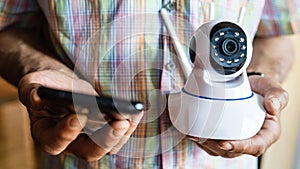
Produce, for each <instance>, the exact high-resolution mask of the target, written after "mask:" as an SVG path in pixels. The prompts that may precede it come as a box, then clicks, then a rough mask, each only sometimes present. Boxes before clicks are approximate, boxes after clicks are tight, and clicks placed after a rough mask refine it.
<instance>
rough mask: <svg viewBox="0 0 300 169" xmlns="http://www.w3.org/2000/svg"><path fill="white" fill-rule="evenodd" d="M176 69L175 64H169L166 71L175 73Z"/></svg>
mask: <svg viewBox="0 0 300 169" xmlns="http://www.w3.org/2000/svg"><path fill="white" fill-rule="evenodd" d="M175 68H176V65H175V64H174V63H173V62H169V63H167V64H166V70H168V71H173V70H174V69H175Z"/></svg>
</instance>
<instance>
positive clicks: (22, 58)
mask: <svg viewBox="0 0 300 169" xmlns="http://www.w3.org/2000/svg"><path fill="white" fill-rule="evenodd" d="M32 35H33V34H31V32H24V31H21V30H8V31H3V32H0V75H1V76H2V77H4V78H5V79H6V80H8V81H9V82H10V83H12V84H14V85H15V86H17V85H18V82H19V80H20V78H21V77H23V76H24V75H25V74H28V73H30V72H34V71H38V70H45V69H50V68H53V69H57V70H59V69H62V68H64V66H63V65H62V64H61V63H59V62H58V61H56V60H54V59H53V58H51V57H49V55H48V54H47V53H48V52H47V51H46V50H45V47H42V45H40V42H39V37H34V36H32Z"/></svg>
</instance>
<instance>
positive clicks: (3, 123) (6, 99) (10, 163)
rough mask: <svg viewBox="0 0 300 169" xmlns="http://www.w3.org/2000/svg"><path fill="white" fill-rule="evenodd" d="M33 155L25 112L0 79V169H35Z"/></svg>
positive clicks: (10, 90)
mask: <svg viewBox="0 0 300 169" xmlns="http://www.w3.org/2000/svg"><path fill="white" fill-rule="evenodd" d="M34 153H35V151H34V145H33V141H32V139H31V136H30V129H29V119H28V115H27V111H26V110H25V108H24V107H23V106H22V105H21V104H20V102H19V101H18V100H17V91H16V89H15V88H14V87H13V86H11V85H9V84H8V83H6V82H5V81H3V79H1V78H0V169H35V168H36V166H37V165H36V164H37V163H36V159H35V155H34Z"/></svg>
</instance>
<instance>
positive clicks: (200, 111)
mask: <svg viewBox="0 0 300 169" xmlns="http://www.w3.org/2000/svg"><path fill="white" fill-rule="evenodd" d="M189 53H190V57H191V60H192V62H193V63H194V67H193V70H192V73H191V74H190V75H189V77H188V79H187V82H186V84H185V86H184V87H183V88H182V89H181V90H180V91H173V92H171V94H170V96H169V114H170V119H171V121H172V123H173V125H174V126H175V128H177V129H178V130H179V131H180V132H182V133H184V134H187V135H191V136H195V137H201V138H208V139H221V140H240V139H246V138H249V137H252V136H253V135H255V134H256V133H257V132H258V131H259V130H260V128H261V126H262V124H263V121H264V119H265V110H264V106H263V97H262V96H260V95H258V94H256V93H254V92H253V91H252V90H251V87H250V83H249V80H248V77H247V73H246V68H247V67H248V65H249V63H250V61H251V57H252V42H251V40H249V39H248V36H247V33H246V32H245V31H244V29H243V28H242V27H241V26H239V25H238V24H236V23H234V22H231V21H212V22H208V23H205V24H203V25H202V26H201V27H200V28H199V29H198V30H197V31H196V32H195V34H194V36H193V37H192V39H191V42H190V51H189Z"/></svg>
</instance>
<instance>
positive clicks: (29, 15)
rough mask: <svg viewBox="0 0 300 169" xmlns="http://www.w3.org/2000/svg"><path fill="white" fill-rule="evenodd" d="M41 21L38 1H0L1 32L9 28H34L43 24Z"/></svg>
mask: <svg viewBox="0 0 300 169" xmlns="http://www.w3.org/2000/svg"><path fill="white" fill-rule="evenodd" d="M41 19H42V15H41V13H40V8H39V6H38V4H37V2H36V0H1V1H0V30H3V29H5V28H7V27H18V28H33V27H36V26H38V25H40V24H41Z"/></svg>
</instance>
